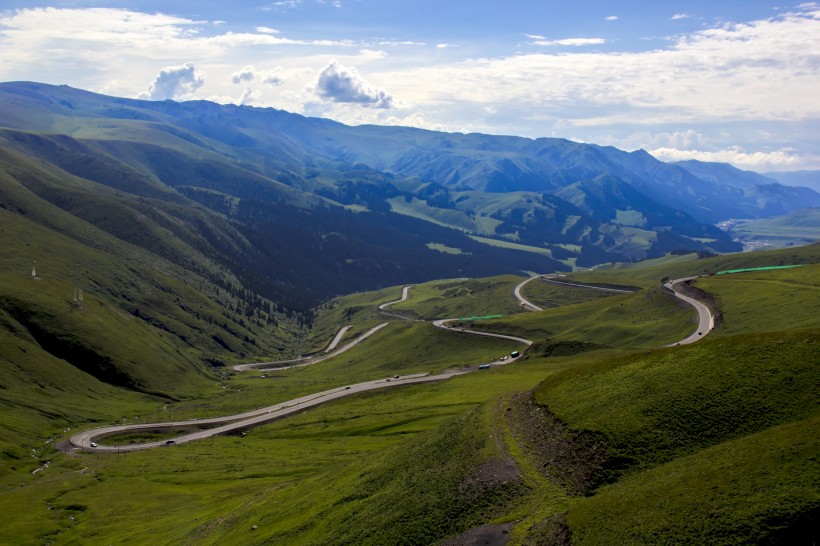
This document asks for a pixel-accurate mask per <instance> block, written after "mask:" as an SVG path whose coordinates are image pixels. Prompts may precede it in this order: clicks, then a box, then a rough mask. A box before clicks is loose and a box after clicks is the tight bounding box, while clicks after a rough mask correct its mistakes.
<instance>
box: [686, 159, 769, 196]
mask: <svg viewBox="0 0 820 546" xmlns="http://www.w3.org/2000/svg"><path fill="white" fill-rule="evenodd" d="M673 165H678V166H680V167H683V168H684V169H686V170H687V171H689V172H690V173H692V174H694V175H695V176H697V177H698V178H702V179H703V180H706V181H708V182H712V183H713V184H720V185H725V186H734V187H736V188H741V189H744V190H747V189H749V188H752V187H754V186H759V185H767V184H772V183H775V182H777V180H776V179H774V178H770V177H767V176H764V175H762V174H758V173H756V172H754V171H744V170H741V169H738V168H737V167H733V166H732V165H729V164H728V163H712V162H706V161H698V160H696V159H689V160H686V161H676V162H675V163H673Z"/></svg>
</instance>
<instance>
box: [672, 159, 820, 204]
mask: <svg viewBox="0 0 820 546" xmlns="http://www.w3.org/2000/svg"><path fill="white" fill-rule="evenodd" d="M676 165H679V166H681V167H683V168H684V169H686V170H687V171H689V172H691V173H692V174H694V175H695V176H697V177H699V178H701V179H703V180H707V181H709V182H712V183H714V184H720V185H724V186H732V187H734V188H740V189H742V190H743V198H742V200H741V201H740V207H741V213H740V215H735V216H733V217H735V218H759V217H768V216H780V215H783V214H788V213H789V212H792V211H794V210H798V209H800V208H803V207H817V206H820V193H817V192H816V191H814V190H813V189H811V188H808V187H798V186H794V185H789V186H785V185H783V184H781V183H780V182H778V180H776V179H774V178H770V177H767V176H763V175H761V174H758V173H756V172H752V171H743V170H740V169H738V168H735V167H733V166H731V165H728V164H726V163H707V162H703V161H695V160H690V161H680V162H678V163H676Z"/></svg>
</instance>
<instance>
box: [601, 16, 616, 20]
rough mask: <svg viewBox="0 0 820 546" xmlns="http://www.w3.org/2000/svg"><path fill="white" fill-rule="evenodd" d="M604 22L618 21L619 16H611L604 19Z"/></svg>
mask: <svg viewBox="0 0 820 546" xmlns="http://www.w3.org/2000/svg"><path fill="white" fill-rule="evenodd" d="M604 20H606V21H617V20H618V16H617V15H610V16H608V17H604Z"/></svg>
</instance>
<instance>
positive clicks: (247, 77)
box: [231, 65, 256, 84]
mask: <svg viewBox="0 0 820 546" xmlns="http://www.w3.org/2000/svg"><path fill="white" fill-rule="evenodd" d="M255 77H256V69H255V68H254V67H253V66H252V65H248V66H246V67H245V68H243V69H242V70H237V71H236V72H234V73H233V74H231V81H232V82H233V83H236V84H239V83H242V82H249V81H251V80H252V79H254V78H255Z"/></svg>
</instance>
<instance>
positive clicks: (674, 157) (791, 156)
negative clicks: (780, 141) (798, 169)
mask: <svg viewBox="0 0 820 546" xmlns="http://www.w3.org/2000/svg"><path fill="white" fill-rule="evenodd" d="M649 153H650V154H652V155H653V156H655V157H656V158H657V159H660V160H661V161H683V160H686V159H697V160H699V161H715V162H719V163H731V164H732V165H736V166H741V167H746V168H749V169H761V168H764V169H777V168H781V169H782V168H788V167H794V166H796V165H800V164H802V163H804V162H805V161H806V158H801V157H799V156H798V155H796V154H795V153H794V151H793V150H776V151H773V152H746V151H744V150H743V149H742V148H740V147H737V146H732V147H730V148H727V149H724V150H714V151H704V150H679V149H677V148H657V149H655V150H649Z"/></svg>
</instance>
